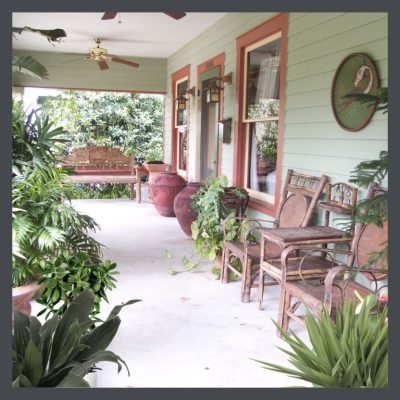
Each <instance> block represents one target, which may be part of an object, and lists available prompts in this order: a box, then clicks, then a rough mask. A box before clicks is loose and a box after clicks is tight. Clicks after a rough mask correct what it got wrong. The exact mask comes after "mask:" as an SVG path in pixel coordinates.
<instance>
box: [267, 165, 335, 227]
mask: <svg viewBox="0 0 400 400" xmlns="http://www.w3.org/2000/svg"><path fill="white" fill-rule="evenodd" d="M328 179H329V178H328V177H327V176H326V175H322V176H320V177H317V176H310V175H304V174H298V173H295V172H294V171H293V170H292V169H289V170H288V172H287V176H286V180H285V185H284V187H283V191H282V197H281V202H280V204H279V207H278V211H277V213H276V217H275V223H274V227H275V228H296V227H304V226H307V225H309V223H310V220H311V217H312V215H313V212H314V210H315V207H316V205H317V202H318V199H319V197H320V196H321V194H322V192H323V190H324V187H325V185H326V183H327V182H328Z"/></svg>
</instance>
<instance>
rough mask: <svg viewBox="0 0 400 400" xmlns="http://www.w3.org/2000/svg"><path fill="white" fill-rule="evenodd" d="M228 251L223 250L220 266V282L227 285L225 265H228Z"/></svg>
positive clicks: (227, 275)
mask: <svg viewBox="0 0 400 400" xmlns="http://www.w3.org/2000/svg"><path fill="white" fill-rule="evenodd" d="M229 258H230V251H229V250H225V251H224V254H223V257H222V266H221V282H222V283H229V268H228V267H227V264H228V263H229Z"/></svg>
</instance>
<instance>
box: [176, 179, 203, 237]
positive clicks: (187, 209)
mask: <svg viewBox="0 0 400 400" xmlns="http://www.w3.org/2000/svg"><path fill="white" fill-rule="evenodd" d="M202 185H203V184H202V183H201V182H189V183H188V185H187V186H186V187H185V188H184V189H183V190H181V191H180V192H179V193H178V194H177V195H176V197H175V200H174V212H175V215H176V218H177V219H178V222H179V225H180V226H181V228H182V230H183V232H185V234H186V235H187V236H189V237H192V229H191V225H192V222H194V221H195V220H196V218H197V213H196V212H195V211H194V210H193V209H192V207H191V206H190V203H191V201H192V196H193V195H194V194H195V193H196V192H197V191H198V190H199V189H200V187H201V186H202Z"/></svg>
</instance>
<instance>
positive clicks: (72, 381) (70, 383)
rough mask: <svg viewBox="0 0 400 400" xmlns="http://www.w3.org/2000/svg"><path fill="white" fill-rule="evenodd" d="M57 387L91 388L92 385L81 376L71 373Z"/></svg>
mask: <svg viewBox="0 0 400 400" xmlns="http://www.w3.org/2000/svg"><path fill="white" fill-rule="evenodd" d="M56 387H72V388H79V387H86V388H89V387H90V385H89V384H88V383H87V382H86V381H85V380H84V379H83V378H81V377H80V376H78V375H74V374H72V373H69V374H68V375H67V376H66V377H65V378H64V379H63V380H62V381H61V382H60V383H59V384H58V385H57V386H56Z"/></svg>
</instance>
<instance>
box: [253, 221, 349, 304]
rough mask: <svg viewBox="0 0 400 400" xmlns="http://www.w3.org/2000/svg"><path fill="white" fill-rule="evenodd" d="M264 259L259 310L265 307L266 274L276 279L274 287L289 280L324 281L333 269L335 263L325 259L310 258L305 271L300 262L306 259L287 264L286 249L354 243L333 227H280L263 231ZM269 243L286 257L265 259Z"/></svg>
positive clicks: (305, 264)
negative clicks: (266, 247)
mask: <svg viewBox="0 0 400 400" xmlns="http://www.w3.org/2000/svg"><path fill="white" fill-rule="evenodd" d="M261 236H262V238H261V257H260V278H259V297H258V299H259V307H260V308H261V306H262V301H263V295H264V274H267V275H269V276H270V277H271V278H272V279H273V284H276V283H280V284H281V285H282V284H283V283H284V282H286V281H287V280H300V279H322V278H324V277H325V276H326V274H327V273H328V271H329V269H330V268H331V267H332V262H330V261H329V260H323V259H321V257H316V256H315V257H309V258H308V259H307V261H306V262H304V263H302V265H301V270H300V269H299V262H300V260H301V259H302V258H301V257H297V254H296V256H295V257H294V258H291V259H290V260H289V261H288V262H287V263H286V262H282V260H283V259H284V258H285V257H287V254H285V249H287V248H288V247H289V246H293V245H297V246H300V245H301V246H316V245H327V244H329V243H333V244H336V243H343V244H345V245H347V246H349V245H350V243H351V241H352V237H351V236H346V232H344V231H342V230H340V229H336V228H332V227H329V226H307V227H300V228H278V229H262V230H261ZM268 242H270V243H274V244H276V245H278V246H279V247H280V248H281V250H282V256H281V257H280V258H277V259H266V258H265V246H267V245H268Z"/></svg>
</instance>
